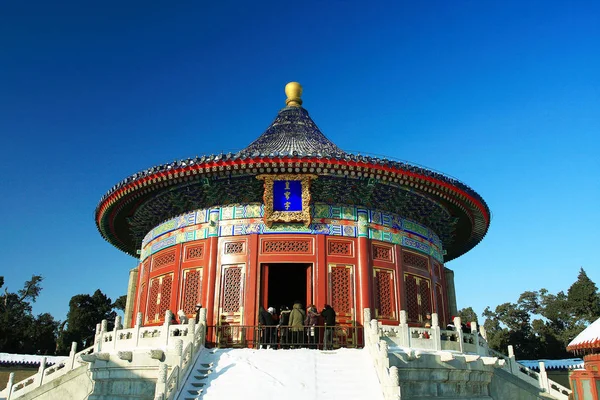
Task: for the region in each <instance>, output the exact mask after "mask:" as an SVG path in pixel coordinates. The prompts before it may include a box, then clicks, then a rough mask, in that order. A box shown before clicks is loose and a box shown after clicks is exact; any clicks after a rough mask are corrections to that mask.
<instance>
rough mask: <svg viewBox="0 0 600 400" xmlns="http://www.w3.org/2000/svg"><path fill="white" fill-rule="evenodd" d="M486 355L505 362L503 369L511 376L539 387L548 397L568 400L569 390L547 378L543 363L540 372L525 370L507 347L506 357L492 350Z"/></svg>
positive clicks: (512, 350)
mask: <svg viewBox="0 0 600 400" xmlns="http://www.w3.org/2000/svg"><path fill="white" fill-rule="evenodd" d="M488 354H489V355H491V356H494V357H498V358H501V359H503V360H505V361H506V363H505V364H504V369H505V370H506V371H508V372H510V373H511V374H513V375H515V376H517V377H519V378H521V379H522V380H524V381H526V382H528V383H530V384H532V385H534V386H537V387H539V388H540V389H542V390H544V391H545V392H547V393H549V394H550V395H552V396H554V397H556V398H558V399H564V400H566V399H568V398H569V396H570V395H571V389H569V388H567V387H564V386H562V385H561V384H559V383H556V382H554V381H552V380H550V379H549V378H548V374H547V373H546V366H545V364H544V362H543V361H540V363H539V366H540V372H539V373H538V372H536V371H534V370H532V369H530V368H527V367H526V366H524V365H523V364H520V363H519V362H518V361H517V360H516V359H515V352H514V348H513V346H512V345H511V346H508V356H506V355H504V354H502V353H499V352H497V351H495V350H493V349H488Z"/></svg>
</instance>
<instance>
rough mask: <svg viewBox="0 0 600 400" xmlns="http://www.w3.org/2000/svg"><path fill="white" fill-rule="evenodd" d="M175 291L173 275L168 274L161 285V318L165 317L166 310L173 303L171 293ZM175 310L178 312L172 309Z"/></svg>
mask: <svg viewBox="0 0 600 400" xmlns="http://www.w3.org/2000/svg"><path fill="white" fill-rule="evenodd" d="M172 292H173V276H172V275H167V276H165V277H163V279H162V284H161V285H160V306H159V310H160V314H159V315H158V319H159V320H164V319H165V312H166V311H167V310H168V309H169V307H170V305H171V293H172ZM171 311H173V312H177V311H174V310H171Z"/></svg>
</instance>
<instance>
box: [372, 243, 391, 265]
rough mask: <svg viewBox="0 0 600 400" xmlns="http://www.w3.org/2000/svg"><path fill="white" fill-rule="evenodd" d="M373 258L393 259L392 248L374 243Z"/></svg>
mask: <svg viewBox="0 0 600 400" xmlns="http://www.w3.org/2000/svg"><path fill="white" fill-rule="evenodd" d="M373 260H382V261H390V262H391V261H392V248H391V247H386V246H377V245H373Z"/></svg>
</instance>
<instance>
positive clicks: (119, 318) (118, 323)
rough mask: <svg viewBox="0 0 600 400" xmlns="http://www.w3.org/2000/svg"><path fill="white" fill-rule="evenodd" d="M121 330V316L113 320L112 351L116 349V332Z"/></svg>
mask: <svg viewBox="0 0 600 400" xmlns="http://www.w3.org/2000/svg"><path fill="white" fill-rule="evenodd" d="M119 329H121V316H120V315H117V317H116V318H115V327H114V328H113V349H116V348H117V332H118V331H119Z"/></svg>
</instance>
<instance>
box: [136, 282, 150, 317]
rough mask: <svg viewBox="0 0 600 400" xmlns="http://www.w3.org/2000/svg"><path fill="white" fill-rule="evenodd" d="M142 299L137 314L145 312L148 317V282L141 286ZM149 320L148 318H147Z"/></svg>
mask: <svg viewBox="0 0 600 400" xmlns="http://www.w3.org/2000/svg"><path fill="white" fill-rule="evenodd" d="M139 293H140V298H139V301H138V304H137V312H140V311H141V312H143V313H144V314H145V315H148V313H147V312H146V310H147V308H146V299H147V298H148V292H147V291H146V282H144V283H142V284H141V285H140V292H139ZM146 319H148V318H146Z"/></svg>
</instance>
